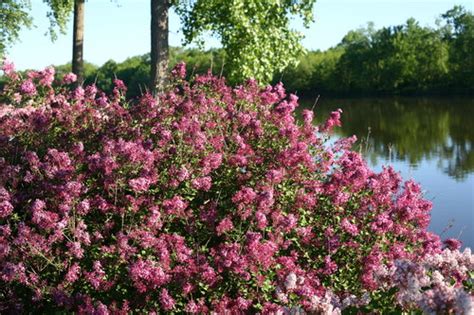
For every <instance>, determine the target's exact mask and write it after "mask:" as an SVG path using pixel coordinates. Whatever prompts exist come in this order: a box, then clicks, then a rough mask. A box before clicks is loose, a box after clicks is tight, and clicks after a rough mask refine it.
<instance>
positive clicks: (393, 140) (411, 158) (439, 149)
mask: <svg viewBox="0 0 474 315" xmlns="http://www.w3.org/2000/svg"><path fill="white" fill-rule="evenodd" d="M303 104H305V106H303V107H309V108H311V107H312V106H313V104H312V102H307V103H304V102H303ZM337 108H341V109H342V110H343V114H342V123H343V125H342V127H340V128H336V130H335V135H336V136H337V137H347V136H351V135H356V136H357V138H358V139H359V141H358V142H357V144H356V147H355V148H354V149H357V150H360V151H361V152H362V153H363V154H364V156H365V158H366V160H367V161H368V163H369V164H370V165H371V166H372V167H373V168H374V169H376V170H381V168H382V165H392V166H393V167H394V168H395V170H397V171H400V172H401V174H402V176H403V177H404V178H405V179H411V178H413V179H415V180H416V181H417V182H419V183H421V185H422V188H423V189H424V190H425V197H426V198H427V199H429V200H431V201H432V202H433V210H432V221H431V225H430V230H432V231H434V232H436V233H438V234H441V235H442V238H443V239H444V238H448V237H457V238H459V239H461V240H462V241H463V243H464V246H465V247H471V248H473V249H474V227H473V225H474V100H472V99H451V100H449V99H417V98H401V99H389V98H384V99H339V100H334V99H324V98H322V99H319V101H318V103H317V105H316V106H315V107H314V111H315V116H316V117H317V119H318V120H319V121H322V120H324V119H325V118H326V117H328V114H329V112H331V111H332V110H335V109H337Z"/></svg>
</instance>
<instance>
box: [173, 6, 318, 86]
mask: <svg viewBox="0 0 474 315" xmlns="http://www.w3.org/2000/svg"><path fill="white" fill-rule="evenodd" d="M314 3H315V0H300V1H295V0H232V1H228V0H196V1H193V2H187V1H176V2H175V4H176V11H177V12H178V14H179V15H180V16H181V20H182V22H183V31H184V35H185V43H186V44H189V43H191V42H193V41H197V42H199V41H200V39H201V37H200V36H201V35H202V34H203V33H205V32H210V33H211V34H213V35H217V36H218V37H219V38H220V40H221V43H222V45H223V47H224V50H225V52H226V55H227V60H226V63H228V65H229V69H230V73H229V75H230V79H231V80H232V81H240V80H242V79H246V78H248V77H254V78H256V79H258V80H259V81H261V82H269V81H270V80H271V79H272V75H273V74H274V73H275V72H276V71H282V70H283V69H284V68H286V67H287V66H289V65H294V64H296V63H297V61H298V57H299V56H300V55H301V53H302V52H304V48H303V46H302V45H301V44H300V40H301V38H302V35H301V34H299V33H298V32H296V31H294V30H291V29H290V26H289V22H290V16H300V17H301V18H302V19H303V24H304V25H305V26H306V27H308V26H309V24H310V22H311V21H312V20H313V14H312V7H313V4H314Z"/></svg>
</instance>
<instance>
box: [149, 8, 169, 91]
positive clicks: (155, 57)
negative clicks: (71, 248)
mask: <svg viewBox="0 0 474 315" xmlns="http://www.w3.org/2000/svg"><path fill="white" fill-rule="evenodd" d="M150 4H151V23H150V32H151V51H150V58H151V73H150V78H151V80H150V90H151V91H153V92H156V91H162V90H163V89H164V88H165V83H166V75H167V72H168V63H169V46H168V45H169V44H168V32H169V27H168V11H169V7H170V3H169V1H168V0H151V1H150Z"/></svg>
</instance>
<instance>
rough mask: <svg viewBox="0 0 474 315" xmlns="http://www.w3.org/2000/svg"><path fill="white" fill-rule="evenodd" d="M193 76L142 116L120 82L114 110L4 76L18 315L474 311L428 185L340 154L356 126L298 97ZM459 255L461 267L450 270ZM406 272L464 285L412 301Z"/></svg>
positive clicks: (6, 210)
mask: <svg viewBox="0 0 474 315" xmlns="http://www.w3.org/2000/svg"><path fill="white" fill-rule="evenodd" d="M184 69H185V68H184V66H183V65H179V66H178V68H176V69H175V70H174V72H173V76H172V78H173V80H175V85H174V86H173V87H172V88H171V89H170V90H169V91H168V92H166V93H163V94H160V95H159V96H157V97H156V98H155V97H153V96H151V95H149V94H145V95H143V96H142V97H141V98H140V99H139V100H137V101H135V102H131V103H127V102H126V101H125V100H124V98H123V95H124V91H125V89H126V88H125V86H124V85H123V83H122V82H121V81H119V80H116V82H115V85H116V87H115V89H114V91H113V93H112V94H111V95H105V94H104V93H102V92H100V91H98V90H97V88H96V87H95V86H93V85H92V86H87V87H81V86H79V87H74V88H73V87H71V86H69V85H68V84H71V83H73V82H74V80H75V77H74V76H73V75H67V76H65V77H64V78H61V79H59V80H56V81H55V78H54V70H53V69H52V68H48V69H46V70H45V71H41V72H29V73H28V74H27V76H26V78H22V77H21V76H20V75H18V74H17V73H16V72H15V71H14V70H13V67H12V65H11V64H8V63H5V64H4V74H5V77H7V78H8V80H9V82H8V84H7V85H6V86H5V88H4V91H3V92H2V94H1V95H0V312H1V313H3V312H27V313H28V312H54V311H64V310H66V311H72V312H78V313H85V314H126V313H129V312H138V313H160V312H161V313H163V312H170V311H173V312H187V313H196V314H197V313H210V312H214V313H219V314H220V313H222V314H224V313H232V314H234V313H235V314H240V313H261V314H282V313H288V312H290V313H291V312H299V313H303V312H313V313H318V312H326V313H338V312H341V311H344V310H345V309H356V310H358V309H359V310H361V309H365V308H370V307H371V305H379V306H380V305H390V302H391V301H393V299H398V301H400V302H399V303H398V304H397V306H396V307H399V308H401V309H412V308H415V309H423V310H438V309H440V308H437V307H438V306H439V305H441V304H440V303H439V300H442V302H443V303H451V302H450V301H459V299H461V296H462V299H464V300H463V301H466V300H468V299H469V298H471V295H470V293H469V292H468V291H467V290H468V289H469V281H470V280H469V279H468V278H467V277H468V276H467V275H468V274H469V273H471V274H472V271H473V267H472V255H471V254H470V253H466V252H465V253H463V254H462V258H460V257H461V256H459V255H461V254H459V251H457V249H455V248H452V247H456V246H458V244H457V243H456V241H455V240H450V241H448V242H447V243H446V244H447V245H449V246H450V247H451V249H449V250H448V249H447V250H444V251H443V245H442V243H441V240H440V238H439V237H438V236H437V235H435V234H432V233H430V232H428V231H427V230H426V228H427V226H428V223H429V213H430V209H431V204H430V202H428V201H426V200H425V199H423V196H422V193H421V189H420V187H419V186H418V185H417V184H416V183H414V182H412V181H409V182H406V183H402V180H401V177H400V175H399V174H398V173H396V172H395V171H394V170H393V169H391V168H385V169H383V171H382V172H380V173H376V172H374V171H372V170H371V169H369V168H368V167H367V165H366V163H365V162H364V160H363V159H362V158H361V156H360V155H359V154H357V153H356V152H353V151H351V150H350V149H349V148H350V145H351V143H352V142H353V141H354V140H355V139H353V138H351V139H347V140H343V141H339V142H337V143H335V144H333V145H330V144H328V142H327V141H326V140H325V139H326V138H327V137H326V136H325V133H326V132H329V131H330V130H331V128H333V127H335V126H338V125H339V124H340V121H339V118H340V114H341V113H340V111H335V112H334V113H333V114H332V115H331V117H330V118H329V120H328V121H327V122H326V123H325V124H323V125H321V126H316V125H314V124H313V121H312V119H313V113H312V112H310V111H304V112H303V120H302V121H299V120H297V119H296V118H295V114H294V112H295V109H296V107H297V106H298V98H297V97H296V96H294V95H286V93H285V90H284V88H283V86H282V85H281V84H277V85H276V86H273V87H272V86H268V87H265V88H261V87H260V86H259V85H258V84H257V83H256V82H255V81H252V80H250V81H248V82H246V83H245V84H244V85H242V86H238V87H235V88H231V87H229V86H227V85H226V84H225V81H224V79H222V78H216V77H213V76H211V75H204V76H197V77H195V78H193V79H192V81H189V82H188V81H186V80H184V79H183V78H185V72H184ZM448 253H449V255H454V256H455V257H458V258H456V259H458V260H457V261H458V262H459V259H461V260H462V263H458V265H455V267H452V268H451V267H448V266H447V265H446V266H444V265H443V266H444V267H443V266H442V267H440V265H439V264H441V261H442V260H443V259H444V261H447V260H449V261H451V260H450V259H451V258H448V257H445V258H443V259H441V260H439V261H438V260H436V259H438V258H436V257H439V255H441V256H442V257H444V256H443V255H448ZM456 255H458V256H456ZM433 257H435V258H433ZM433 259H435V260H436V262H435V261H434V260H433ZM453 259H454V258H453ZM456 259H454V260H456ZM454 260H453V261H454ZM400 261H407V262H409V264H415V266H418V264H420V263H421V262H423V261H431V263H432V265H433V266H434V265H436V266H437V267H440V268H441V269H442V270H445V269H446V268H451V269H449V272H448V271H446V272H445V273H443V272H441V273H440V274H441V275H442V277H441V276H438V275H437V274H434V273H433V274H431V275H430V277H431V278H430V280H429V281H431V282H430V284H429V285H430V288H432V292H431V291H423V290H421V291H420V290H419V288H418V287H416V288H415V287H409V288H408V287H407V288H408V289H405V286H402V284H405V283H407V281H408V282H410V281H412V280H410V279H411V278H410V279H408V278H407V277H408V275H407V273H406V272H404V270H408V269H409V268H408V267H406V268H405V267H403V265H400ZM467 261H470V263H469V264H468V263H467ZM410 266H412V265H410ZM393 268H398V269H397V270H400V272H398V273H397V272H395V273H393V272H391V271H392V270H393ZM403 268H405V269H403ZM410 268H411V267H410ZM416 268H418V267H416ZM384 270H385V271H386V272H383V271H384ZM416 274H417V277H418V274H419V273H416ZM420 275H421V276H422V273H420ZM446 279H449V280H450V281H451V280H452V279H455V281H456V286H455V287H453V288H452V292H451V291H450V292H449V296H448V295H446V294H448V293H446V290H451V289H450V287H449V288H448V287H447V286H446V285H447V283H449V282H446V281H448V280H446ZM443 281H445V282H443ZM410 283H411V282H410ZM461 283H462V284H461ZM397 285H398V286H400V288H401V289H400V291H399V292H398V293H397V292H394V291H393V288H396V287H397ZM427 285H428V283H427ZM407 290H415V291H416V290H418V291H417V292H419V294H418V295H417V297H416V300H410V298H408V297H407V296H408V293H407V292H408V291H407ZM443 290H444V291H443ZM395 291H396V290H395ZM410 292H411V291H410ZM430 292H431V293H430ZM445 293H446V294H445ZM443 294H445V295H443ZM453 296H454V297H453ZM458 297H459V298H458ZM443 299H444V300H443ZM423 303H425V304H423ZM433 303H435V305H434V306H433ZM453 303H454V302H453ZM456 303H457V302H456ZM466 305H467V304H466ZM446 309H448V308H444V309H443V310H446ZM449 309H451V308H449ZM464 309H466V306H464ZM456 310H458V308H456Z"/></svg>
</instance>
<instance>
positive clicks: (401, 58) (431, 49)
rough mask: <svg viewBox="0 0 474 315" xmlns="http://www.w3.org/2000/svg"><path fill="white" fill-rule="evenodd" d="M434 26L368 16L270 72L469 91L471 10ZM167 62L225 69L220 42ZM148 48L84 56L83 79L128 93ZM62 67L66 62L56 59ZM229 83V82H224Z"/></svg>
mask: <svg viewBox="0 0 474 315" xmlns="http://www.w3.org/2000/svg"><path fill="white" fill-rule="evenodd" d="M436 25H437V26H436V27H435V28H433V27H425V26H420V24H419V23H418V22H417V21H416V20H415V19H409V20H407V22H406V23H405V24H403V25H397V26H391V27H384V28H382V29H378V30H376V29H375V28H374V26H373V24H372V23H369V24H368V25H367V27H365V28H361V29H358V30H353V31H350V32H349V33H347V35H346V36H345V37H344V38H343V39H342V41H341V42H340V43H339V44H338V45H337V46H335V47H333V48H330V49H328V50H326V51H310V52H308V53H307V54H306V55H304V56H302V57H301V58H300V63H299V65H298V67H296V68H290V69H286V70H285V71H284V72H283V73H280V74H277V75H275V77H274V79H273V81H274V83H275V82H278V81H282V82H283V83H284V84H285V86H286V87H287V90H289V91H292V92H296V93H297V94H298V95H300V96H303V97H314V96H316V95H325V96H329V95H338V96H348V95H393V94H405V95H407V94H425V95H426V94H474V72H473V71H474V55H473V50H474V16H473V14H472V12H470V11H467V10H466V9H464V8H463V7H461V6H455V7H454V8H453V9H451V10H449V11H447V12H446V13H444V14H442V15H441V18H440V19H439V20H438V21H437V23H436ZM170 57H171V59H170V65H171V66H173V65H174V64H176V63H177V62H179V61H184V62H185V63H186V64H187V69H188V74H189V75H193V74H197V73H205V72H207V71H208V70H210V71H212V72H213V73H214V74H217V75H223V76H226V75H227V73H228V72H227V69H226V64H225V53H224V51H223V50H220V49H213V50H209V51H201V50H199V49H183V48H172V49H171V56H170ZM149 58H150V57H149V55H143V56H136V57H132V58H129V59H127V60H125V61H124V62H121V63H117V62H115V61H112V60H111V61H108V62H106V63H105V64H104V65H102V66H100V67H97V66H94V65H92V64H89V63H86V65H85V78H86V83H91V82H95V83H96V84H97V86H98V87H100V88H102V89H104V90H110V89H111V87H112V81H113V79H114V78H115V77H117V78H120V79H122V80H123V81H124V82H125V83H126V84H127V86H128V88H129V90H128V96H130V97H134V96H137V95H140V94H141V93H142V92H143V91H144V89H145V87H146V86H147V83H148V80H149V77H148V74H149V72H150V71H149ZM57 70H58V71H59V72H68V71H70V65H69V64H67V65H62V66H59V67H57ZM231 83H234V84H235V83H237V82H231Z"/></svg>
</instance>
